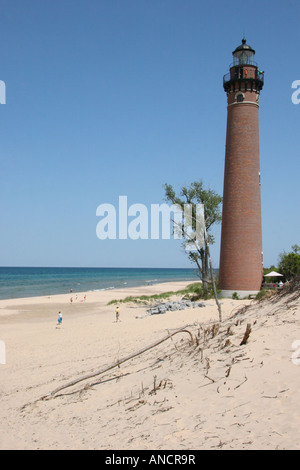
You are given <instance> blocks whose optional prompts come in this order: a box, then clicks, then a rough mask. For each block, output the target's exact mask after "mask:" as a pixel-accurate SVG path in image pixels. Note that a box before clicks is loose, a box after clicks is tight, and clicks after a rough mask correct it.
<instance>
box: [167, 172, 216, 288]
mask: <svg viewBox="0 0 300 470" xmlns="http://www.w3.org/2000/svg"><path fill="white" fill-rule="evenodd" d="M164 189H165V198H166V200H167V201H169V202H171V203H172V204H176V205H179V206H180V208H181V209H182V210H183V209H184V205H185V204H190V205H191V207H192V228H193V229H194V230H195V228H196V221H197V216H196V205H197V204H203V205H204V220H205V229H206V230H205V234H204V235H205V236H206V243H205V244H204V245H203V246H201V247H200V246H198V247H197V246H196V245H195V249H194V250H193V251H188V252H187V255H188V257H189V259H190V261H191V262H192V263H193V264H195V265H196V266H197V268H198V270H199V277H201V279H202V283H203V290H204V292H207V290H208V283H209V280H210V273H209V270H210V267H209V245H211V244H213V243H214V241H215V240H214V236H213V235H212V234H211V232H210V230H211V228H212V226H213V225H214V224H215V223H219V222H220V221H221V219H222V214H221V209H220V204H221V202H222V197H221V196H219V195H218V194H217V193H216V192H215V191H213V190H212V189H208V190H207V189H204V187H203V183H202V181H195V182H193V183H191V184H190V185H189V186H182V187H181V190H180V193H179V195H178V196H177V195H176V192H175V190H174V188H173V186H172V185H170V184H165V185H164ZM181 230H182V235H183V239H184V243H183V245H184V247H185V248H186V245H187V243H189V239H188V236H187V230H186V227H184V226H182V228H181Z"/></svg>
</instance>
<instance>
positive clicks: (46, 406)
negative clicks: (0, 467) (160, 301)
mask: <svg viewBox="0 0 300 470" xmlns="http://www.w3.org/2000/svg"><path fill="white" fill-rule="evenodd" d="M186 285H187V283H186V282H174V283H163V284H157V285H152V286H144V287H137V288H130V289H126V290H125V289H120V290H108V291H101V292H88V293H78V294H76V292H73V293H72V297H73V302H72V303H71V302H70V297H71V294H64V295H56V296H51V297H47V296H46V297H36V298H26V299H14V300H1V301H0V340H1V341H2V342H3V343H2V344H5V351H6V363H5V364H0V377H1V383H0V397H1V410H0V419H1V434H0V449H45V450H46V449H53V450H54V449H100V450H101V449H105V450H112V449H113V450H122V449H138V450H144V449H152V450H163V449H175V450H177V449H178V450H184V449H186V450H187V449H189V450H198V449H269V450H271V449H299V448H300V438H299V425H300V419H299V404H298V396H299V385H300V364H299V362H300V361H299V360H298V359H297V347H298V349H299V348H300V315H299V314H300V307H299V296H298V297H297V296H296V298H295V295H294V296H293V295H292V294H291V295H290V296H282V297H281V296H278V298H276V299H275V300H274V299H273V300H267V301H262V302H254V301H251V300H231V299H222V300H221V305H222V315H223V321H222V324H221V325H220V326H218V310H217V307H216V304H215V302H214V300H212V299H211V300H207V301H205V307H202V308H201V307H198V308H189V309H186V310H182V311H175V312H167V313H165V314H160V315H146V307H145V306H143V305H139V304H133V303H131V304H122V303H121V304H120V320H121V321H119V322H116V319H115V305H107V304H108V302H109V301H110V300H111V299H122V298H125V297H126V296H127V295H132V296H137V295H141V294H146V295H152V294H156V293H162V292H166V291H176V290H179V289H182V288H184V287H185V286H186ZM85 294H86V300H84V295H85ZM243 307H244V309H243ZM246 307H247V308H246ZM241 309H242V311H241ZM59 311H61V312H62V314H63V322H62V325H61V326H60V327H57V315H58V312H59ZM248 324H249V325H250V327H251V333H250V336H249V338H248V341H247V342H246V344H244V345H241V342H242V339H243V337H244V333H245V330H246V327H247V325H248ZM184 327H186V330H188V331H189V332H190V334H191V335H190V334H189V333H187V332H182V333H179V334H176V335H175V336H173V337H172V338H169V339H168V340H166V341H164V342H162V343H161V344H159V345H158V346H156V347H154V348H152V349H149V350H147V351H145V352H143V353H142V354H140V355H138V356H136V357H134V358H133V359H131V360H128V361H126V362H124V363H122V364H120V365H119V366H118V367H114V368H112V369H110V370H109V371H107V372H104V373H102V374H100V375H96V373H97V372H98V371H101V370H103V369H105V368H108V367H109V366H110V365H111V364H114V363H116V362H118V361H119V362H121V361H122V359H123V358H125V357H127V356H129V355H131V354H134V353H136V352H138V351H140V350H142V349H143V348H146V347H147V346H149V345H152V344H153V343H155V342H157V341H158V340H160V339H162V338H164V337H166V336H167V335H168V334H170V333H172V332H175V331H176V330H177V329H180V328H184ZM191 338H192V339H193V341H192V340H191ZM297 341H298V342H299V345H298V343H297ZM297 345H298V346H297ZM93 374H94V375H95V376H94V377H92V378H90V379H86V380H83V381H81V382H79V383H77V384H75V385H74V386H71V387H68V388H65V389H62V390H61V391H59V392H57V393H54V394H51V393H52V392H53V391H54V390H56V389H57V388H59V387H62V386H64V385H66V384H68V383H69V382H71V381H74V380H76V379H78V378H81V377H83V376H85V375H93ZM45 397H46V398H45Z"/></svg>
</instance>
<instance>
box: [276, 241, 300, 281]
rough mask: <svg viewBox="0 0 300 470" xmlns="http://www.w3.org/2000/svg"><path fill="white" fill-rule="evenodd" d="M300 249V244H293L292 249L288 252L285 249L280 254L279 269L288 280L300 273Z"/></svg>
mask: <svg viewBox="0 0 300 470" xmlns="http://www.w3.org/2000/svg"><path fill="white" fill-rule="evenodd" d="M299 251H300V247H299V245H293V246H292V251H291V252H290V253H286V252H285V251H283V252H282V253H280V255H279V271H280V272H281V274H283V275H284V277H285V279H286V280H291V279H293V278H294V277H296V276H297V274H300V254H299V253H298V252H299Z"/></svg>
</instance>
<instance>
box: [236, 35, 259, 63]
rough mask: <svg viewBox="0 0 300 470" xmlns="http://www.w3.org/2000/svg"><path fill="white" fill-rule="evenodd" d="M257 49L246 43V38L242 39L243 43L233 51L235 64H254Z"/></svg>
mask: <svg viewBox="0 0 300 470" xmlns="http://www.w3.org/2000/svg"><path fill="white" fill-rule="evenodd" d="M254 54H255V50H254V49H252V47H251V46H249V44H247V43H246V39H245V38H243V39H242V44H241V45H240V46H238V47H237V48H236V49H235V50H234V51H233V53H232V55H233V64H234V65H245V64H247V65H254Z"/></svg>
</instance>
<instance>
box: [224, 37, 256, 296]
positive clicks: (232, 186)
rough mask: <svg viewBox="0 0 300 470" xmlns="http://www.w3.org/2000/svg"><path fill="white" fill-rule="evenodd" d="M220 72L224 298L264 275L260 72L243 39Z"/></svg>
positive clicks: (252, 288) (250, 287)
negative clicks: (224, 101)
mask: <svg viewBox="0 0 300 470" xmlns="http://www.w3.org/2000/svg"><path fill="white" fill-rule="evenodd" d="M232 55H233V63H232V64H231V66H230V69H229V73H227V74H226V75H224V77H223V87H224V91H225V92H226V94H227V131H226V149H225V170H224V188H223V213H222V233H221V252H220V272H219V288H220V289H221V295H222V296H223V297H231V296H232V294H233V293H234V292H237V294H238V295H239V297H246V296H248V295H250V294H255V293H257V292H258V291H259V290H260V288H261V283H262V277H263V265H262V228H261V195H260V162H259V129H258V110H259V95H260V91H261V90H262V88H263V85H264V73H263V72H261V71H260V70H259V68H258V65H257V63H256V62H255V61H254V56H255V50H254V49H252V47H250V46H249V45H248V44H247V42H246V39H245V38H243V40H242V44H241V45H240V46H238V47H237V48H236V49H235V50H234V51H233V53H232Z"/></svg>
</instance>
